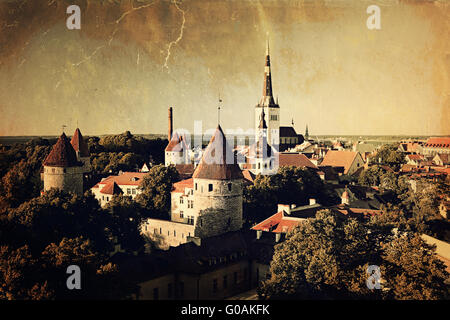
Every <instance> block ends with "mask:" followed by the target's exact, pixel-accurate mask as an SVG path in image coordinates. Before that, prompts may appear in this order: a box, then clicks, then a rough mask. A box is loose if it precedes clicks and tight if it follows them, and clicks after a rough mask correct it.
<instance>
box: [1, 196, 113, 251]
mask: <svg viewBox="0 0 450 320" xmlns="http://www.w3.org/2000/svg"><path fill="white" fill-rule="evenodd" d="M8 219H9V223H10V227H11V228H12V230H11V231H10V234H12V235H13V238H11V239H9V243H10V244H14V245H21V244H28V245H29V247H30V250H31V252H32V254H36V253H38V252H41V251H42V250H43V249H44V248H45V247H46V246H47V245H48V244H49V243H52V242H54V243H59V242H60V241H61V240H62V238H64V237H67V238H76V237H79V236H84V237H85V238H86V239H90V240H91V241H92V242H93V244H94V245H95V246H96V248H97V249H98V250H99V251H101V252H108V251H109V250H111V249H112V243H111V239H110V237H111V235H109V234H107V233H106V232H105V228H106V226H107V223H108V221H109V220H108V219H109V217H108V214H107V213H106V212H105V211H103V210H101V208H100V206H99V203H98V201H97V199H95V197H94V196H93V195H92V194H91V193H89V192H88V193H86V194H85V195H83V196H79V195H76V194H73V193H67V192H64V191H61V190H55V189H52V190H49V191H47V192H45V193H44V195H43V196H41V197H37V198H34V199H31V200H30V201H28V202H25V203H23V204H21V205H20V206H19V207H18V208H16V209H13V210H11V211H10V212H9V214H8Z"/></svg>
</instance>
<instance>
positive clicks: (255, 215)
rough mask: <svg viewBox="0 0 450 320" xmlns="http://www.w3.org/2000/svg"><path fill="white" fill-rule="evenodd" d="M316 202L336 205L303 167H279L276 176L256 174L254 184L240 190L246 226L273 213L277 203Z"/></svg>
mask: <svg viewBox="0 0 450 320" xmlns="http://www.w3.org/2000/svg"><path fill="white" fill-rule="evenodd" d="M309 199H316V200H317V202H318V203H321V204H323V205H334V204H337V203H340V199H339V197H338V196H337V195H336V194H335V193H334V192H333V191H332V190H331V189H329V187H328V186H327V185H326V184H324V183H323V181H322V180H321V179H320V177H319V175H318V174H317V173H316V172H314V171H312V170H310V169H307V168H299V167H293V166H290V167H281V168H280V169H279V170H278V173H277V174H274V175H268V176H262V175H258V176H257V177H256V179H255V183H254V185H250V186H247V187H246V188H244V217H245V219H246V220H247V221H246V222H247V223H249V224H252V223H256V222H260V221H261V220H263V219H265V218H267V217H269V216H271V215H272V214H274V213H275V212H276V209H277V204H295V205H306V204H308V203H309Z"/></svg>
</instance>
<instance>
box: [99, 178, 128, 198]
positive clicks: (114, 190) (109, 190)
mask: <svg viewBox="0 0 450 320" xmlns="http://www.w3.org/2000/svg"><path fill="white" fill-rule="evenodd" d="M100 193H103V194H110V195H114V194H122V193H123V191H122V189H120V187H119V186H118V185H117V183H116V182H115V181H113V182H109V183H107V184H106V185H105V186H104V187H103V189H102V190H100Z"/></svg>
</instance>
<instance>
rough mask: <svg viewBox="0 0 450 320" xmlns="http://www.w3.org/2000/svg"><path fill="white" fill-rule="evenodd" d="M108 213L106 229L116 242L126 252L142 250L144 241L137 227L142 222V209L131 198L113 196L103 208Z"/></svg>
mask: <svg viewBox="0 0 450 320" xmlns="http://www.w3.org/2000/svg"><path fill="white" fill-rule="evenodd" d="M105 210H106V211H107V212H108V213H109V218H110V222H109V223H108V228H109V229H110V232H111V234H112V236H113V237H114V239H116V242H117V243H119V244H120V245H121V248H122V249H124V250H127V251H137V250H140V249H142V248H143V246H144V244H145V241H144V238H143V237H142V235H141V233H140V230H139V226H140V225H141V222H142V221H143V208H142V207H141V205H140V204H139V203H137V202H136V201H134V200H133V199H131V197H128V196H123V195H115V196H114V197H113V198H112V200H111V201H109V202H108V203H107V205H106V206H105Z"/></svg>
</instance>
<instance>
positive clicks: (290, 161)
mask: <svg viewBox="0 0 450 320" xmlns="http://www.w3.org/2000/svg"><path fill="white" fill-rule="evenodd" d="M278 164H279V166H280V167H283V166H295V167H303V168H304V167H307V168H312V169H318V168H317V166H316V165H315V164H314V163H312V162H311V161H309V159H308V158H307V157H306V156H305V155H304V154H302V153H280V154H279V158H278Z"/></svg>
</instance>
